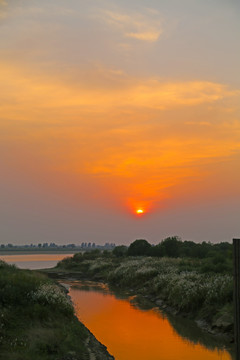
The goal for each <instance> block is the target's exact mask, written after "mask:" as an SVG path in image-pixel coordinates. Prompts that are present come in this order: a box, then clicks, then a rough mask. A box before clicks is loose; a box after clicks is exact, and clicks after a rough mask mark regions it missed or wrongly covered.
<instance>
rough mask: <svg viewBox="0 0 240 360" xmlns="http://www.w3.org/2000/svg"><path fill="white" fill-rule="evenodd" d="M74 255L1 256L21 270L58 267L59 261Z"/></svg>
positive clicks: (0, 256)
mask: <svg viewBox="0 0 240 360" xmlns="http://www.w3.org/2000/svg"><path fill="white" fill-rule="evenodd" d="M72 255H73V254H25V255H19V254H17V255H15V254H14V255H1V254H0V259H1V260H4V261H6V262H7V263H8V264H15V265H17V267H19V268H20V269H31V270H33V269H47V268H51V267H54V266H55V265H57V263H58V261H60V260H62V259H64V258H65V257H67V256H72Z"/></svg>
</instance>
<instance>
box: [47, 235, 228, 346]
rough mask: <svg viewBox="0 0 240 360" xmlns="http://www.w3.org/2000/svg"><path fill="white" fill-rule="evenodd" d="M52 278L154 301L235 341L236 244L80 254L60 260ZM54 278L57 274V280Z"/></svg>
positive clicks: (176, 242) (171, 241) (141, 245)
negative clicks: (97, 284) (101, 284)
mask: <svg viewBox="0 0 240 360" xmlns="http://www.w3.org/2000/svg"><path fill="white" fill-rule="evenodd" d="M50 272H51V274H52V276H58V277H59V276H60V277H66V278H67V277H69V276H71V277H75V278H77V279H88V280H95V281H103V282H106V283H108V284H109V286H110V287H112V288H113V289H118V290H122V291H125V292H126V291H127V292H128V293H129V294H131V295H136V297H135V301H138V302H142V301H143V300H150V301H151V302H153V303H154V304H155V305H157V306H159V307H160V308H163V309H166V310H168V311H171V312H172V313H174V314H179V315H182V316H186V317H189V318H191V319H194V320H195V321H196V322H197V323H198V325H199V326H200V327H202V328H204V329H205V330H207V331H209V332H211V333H214V334H218V333H219V334H225V335H226V336H227V337H228V338H229V341H231V340H232V339H233V295H232V293H233V277H232V245H231V244H229V243H220V244H215V245H213V244H210V243H202V244H195V243H193V242H190V241H187V242H185V241H184V242H182V241H181V240H180V239H179V238H176V237H173V238H167V239H165V240H164V241H162V242H161V243H160V244H159V245H156V246H152V245H150V244H149V243H148V242H147V241H146V240H142V239H140V240H136V241H134V242H133V243H132V244H131V245H130V246H129V247H128V248H127V247H125V246H117V247H116V248H115V249H114V250H113V252H107V251H104V252H100V251H98V250H94V251H91V252H85V253H77V254H75V255H74V256H73V257H72V258H65V259H63V260H62V261H60V262H59V263H58V265H57V267H56V268H55V269H52V270H51V271H50ZM54 274H55V275H54Z"/></svg>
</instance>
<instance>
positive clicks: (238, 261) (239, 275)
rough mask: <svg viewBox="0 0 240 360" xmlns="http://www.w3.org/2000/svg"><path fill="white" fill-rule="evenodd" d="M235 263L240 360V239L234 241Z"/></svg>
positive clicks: (236, 333) (236, 337)
mask: <svg viewBox="0 0 240 360" xmlns="http://www.w3.org/2000/svg"><path fill="white" fill-rule="evenodd" d="M233 261H234V293H233V302H234V327H235V331H234V340H235V348H236V360H240V239H233Z"/></svg>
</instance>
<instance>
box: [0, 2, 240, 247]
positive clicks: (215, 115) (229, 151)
mask: <svg viewBox="0 0 240 360" xmlns="http://www.w3.org/2000/svg"><path fill="white" fill-rule="evenodd" d="M238 15H239V4H238V3H237V2H235V1H230V2H224V1H220V2H219V3H218V6H217V8H216V1H214V0H211V1H209V2H207V1H203V2H199V1H197V0H193V1H192V2H191V6H189V2H188V1H187V0H184V1H183V2H182V5H181V7H180V6H179V4H178V3H177V1H176V0H173V1H172V2H170V3H169V2H167V1H163V2H161V3H160V2H158V1H153V0H151V1H148V2H147V1H145V0H141V1H136V0H133V1H132V2H131V3H130V4H129V2H126V1H121V2H120V1H102V2H101V1H89V2H87V3H85V2H83V1H76V0H70V1H68V2H65V1H63V0H59V1H55V0H52V1H45V0H44V1H41V2H39V1H36V0H34V1H31V3H29V2H28V1H26V0H21V1H18V2H16V1H0V26H1V28H0V37H1V41H0V44H1V45H0V54H1V56H0V59H1V60H0V78H1V95H0V146H1V152H0V153H1V160H0V164H1V168H2V170H1V174H2V175H1V179H0V189H1V192H2V199H3V200H2V201H1V210H0V211H1V214H2V224H3V225H2V226H1V229H2V230H1V231H2V232H1V239H2V240H1V242H2V243H8V242H12V243H17V242H18V243H31V242H33V243H34V242H39V241H42V242H45V241H49V242H50V241H55V242H56V243H65V242H74V243H81V242H82V241H85V240H86V241H95V242H97V243H104V242H105V241H110V242H116V243H126V244H127V243H129V242H131V241H132V240H134V239H135V238H138V237H141V238H147V239H148V240H149V241H151V242H153V243H157V242H159V241H160V240H161V239H162V238H163V237H165V236H169V235H179V236H181V237H183V238H184V239H185V238H186V239H189V240H195V241H203V240H207V241H231V239H232V237H234V236H238V235H239V232H240V231H239V230H240V229H239V221H238V218H239V216H238V214H239V195H240V190H239V189H240V187H239V181H240V116H239V115H240V112H239V104H240V101H239V100H240V81H239V65H238V64H239V60H240V59H239V57H240V56H239V55H240V51H239V34H240V32H239V30H240V29H239V22H238ZM138 209H142V210H143V211H144V212H143V213H142V214H141V215H140V216H139V215H137V214H136V211H137V210H138Z"/></svg>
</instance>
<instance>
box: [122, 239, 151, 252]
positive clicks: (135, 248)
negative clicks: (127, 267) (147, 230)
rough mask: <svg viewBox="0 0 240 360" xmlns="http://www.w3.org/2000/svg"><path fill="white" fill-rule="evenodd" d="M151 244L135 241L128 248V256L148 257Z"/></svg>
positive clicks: (141, 240) (145, 241)
mask: <svg viewBox="0 0 240 360" xmlns="http://www.w3.org/2000/svg"><path fill="white" fill-rule="evenodd" d="M151 247H152V246H151V244H149V242H148V241H147V240H144V239H137V240H135V241H134V242H133V243H131V245H130V246H129V248H128V251H127V254H128V256H142V255H149V252H150V249H151Z"/></svg>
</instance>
